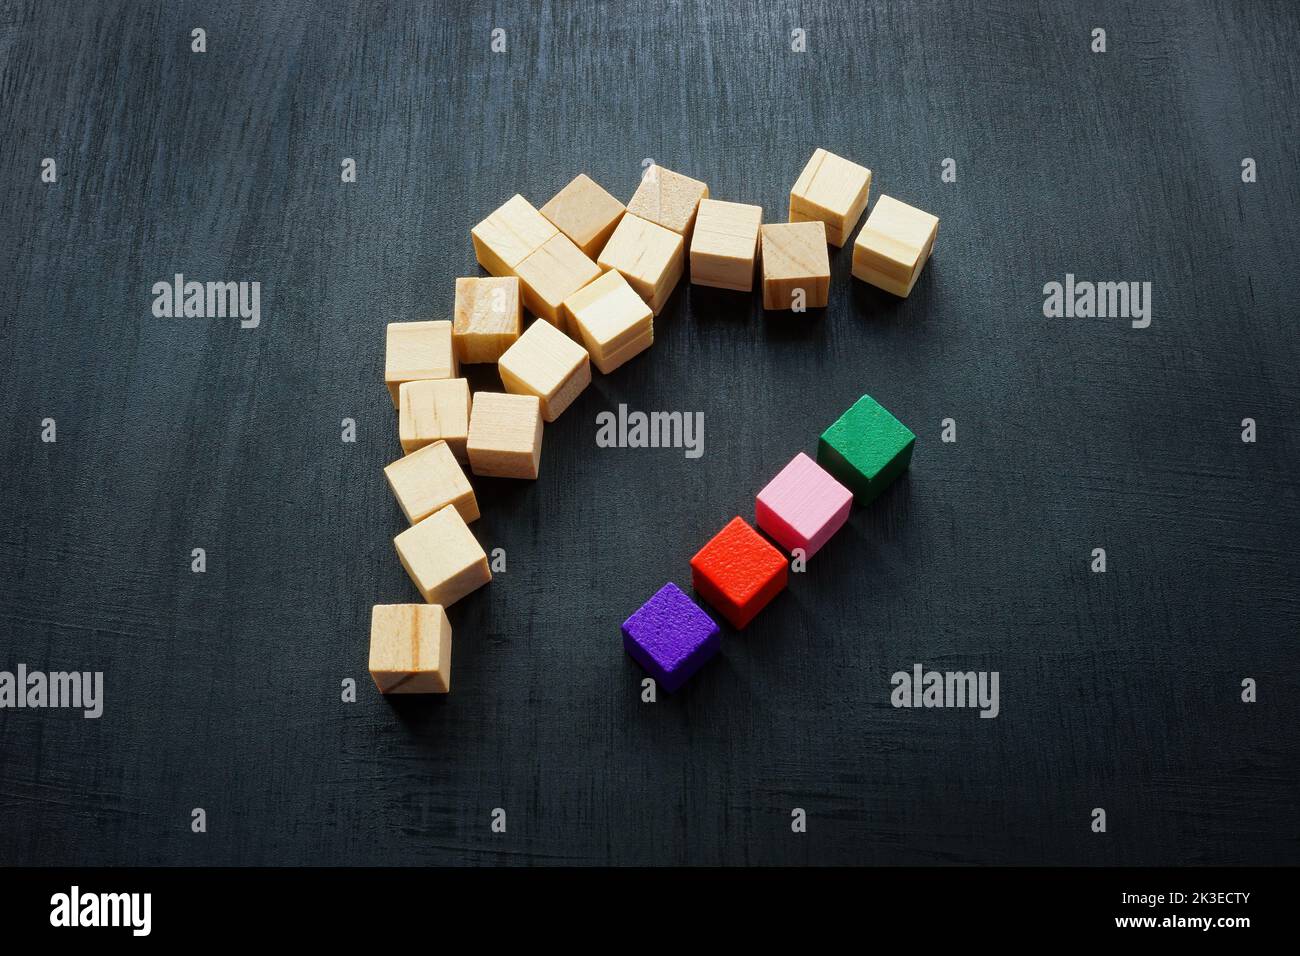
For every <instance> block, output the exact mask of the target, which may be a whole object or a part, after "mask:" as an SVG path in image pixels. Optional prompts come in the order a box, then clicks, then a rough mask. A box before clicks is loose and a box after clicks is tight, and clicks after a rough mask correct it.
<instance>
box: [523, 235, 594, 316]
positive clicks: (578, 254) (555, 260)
mask: <svg viewBox="0 0 1300 956" xmlns="http://www.w3.org/2000/svg"><path fill="white" fill-rule="evenodd" d="M515 272H516V274H518V276H519V281H520V282H522V283H523V286H524V305H525V306H527V307H528V310H529V311H530V312H532V313H533V315H535V316H537V317H538V318H542V319H545V320H546V321H547V322H549V323H551V325H554V326H556V327H559V326H560V325H562V324H563V322H564V317H563V313H562V312H561V310H560V306H561V305H562V304H563V303H564V300H565V299H567V298H568V297H569V296H571V295H573V293H575V292H577V291H578V290H579V289H581V288H582V287H583V286H584V285H586V284H587V283H588V282H590V281H591V280H592V279H595V278H596V277H597V276H598V275H600V267H599V266H597V265H596V263H594V262H592V261H591V260H590V259H588V258H587V257H586V256H585V255H583V253H582V250H581V249H579V248H578V247H577V246H575V245H574V244H573V240H571V239H570V238H569V237H568V236H566V235H564V234H562V233H557V234H556V235H554V236H552V237H551V238H550V239H547V240H546V242H544V243H542V245H541V246H540V247H539V248H538V250H537V251H536V252H534V253H533V254H532V255H530V256H528V258H526V259H524V261H523V262H521V263H519V265H518V266H516V267H515Z"/></svg>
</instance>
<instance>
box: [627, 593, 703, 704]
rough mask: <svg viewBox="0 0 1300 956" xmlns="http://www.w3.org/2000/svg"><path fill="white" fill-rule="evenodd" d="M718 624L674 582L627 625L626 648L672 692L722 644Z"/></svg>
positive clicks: (643, 605)
mask: <svg viewBox="0 0 1300 956" xmlns="http://www.w3.org/2000/svg"><path fill="white" fill-rule="evenodd" d="M721 643H722V642H721V639H720V637H719V631H718V625H717V624H715V623H714V621H713V618H711V617H709V616H708V615H707V614H705V613H704V611H702V610H700V607H699V605H697V604H696V603H695V602H694V601H692V600H691V599H690V598H689V597H687V596H686V594H685V593H683V591H682V589H681V588H679V587H678V586H677V585H675V584H673V583H672V582H671V581H670V582H668V583H667V584H665V585H664V586H663V587H661V588H660V589H659V590H658V591H656V592H655V594H654V597H652V598H650V600H648V601H646V602H645V604H642V605H641V607H640V608H639V609H638V610H637V611H636V612H635V613H634V614H633V615H632V616H631V617H629V618H628V619H627V620H626V621H624V622H623V648H624V649H625V650H626V651H627V652H628V654H629V655H630V656H631V657H632V659H633V660H634V661H636V662H637V663H638V664H640V665H641V666H642V667H644V668H645V669H646V670H647V671H648V672H649V673H650V676H652V677H653V678H654V679H655V681H656V683H658V685H659V686H660V687H662V688H663V689H664V690H666V691H668V692H669V693H672V692H673V691H675V690H677V689H678V688H679V687H681V686H682V684H684V683H685V682H686V681H687V679H688V678H690V677H691V675H692V674H694V673H695V672H696V671H698V670H699V669H700V667H702V666H703V665H704V664H705V662H707V661H708V660H709V658H711V657H712V656H713V655H714V654H716V653H717V652H718V648H719V646H720V645H721Z"/></svg>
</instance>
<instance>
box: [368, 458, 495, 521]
mask: <svg viewBox="0 0 1300 956" xmlns="http://www.w3.org/2000/svg"><path fill="white" fill-rule="evenodd" d="M384 477H385V478H387V479H388V486H389V487H390V488H392V489H393V496H394V497H395V498H396V499H397V503H398V505H399V506H400V507H401V509H402V513H403V514H404V515H406V520H407V521H409V522H410V523H411V524H416V523H418V522H420V521H423V520H424V519H425V518H427V517H429V515H431V514H433V513H434V512H435V511H440V510H441V509H443V508H445V507H447V505H451V506H452V507H453V508H455V509H456V510H457V511H459V512H460V516H461V517H462V518H464V519H465V521H466V522H467V523H468V522H470V521H474V520H476V519H477V518H478V516H479V510H478V499H477V498H475V497H474V489H473V487H472V486H471V485H470V483H469V479H468V478H466V477H465V472H464V471H463V470H462V469H461V467H460V463H459V462H458V461H456V456H455V455H453V454H452V452H451V448H450V447H449V446H448V445H447V443H446V442H445V441H436V442H434V443H433V444H432V445H425V446H424V447H423V448H421V449H419V450H417V451H413V452H411V453H410V454H409V455H404V456H403V457H401V458H399V459H397V461H395V462H393V463H392V464H391V465H389V466H388V467H386V468H385V469H384Z"/></svg>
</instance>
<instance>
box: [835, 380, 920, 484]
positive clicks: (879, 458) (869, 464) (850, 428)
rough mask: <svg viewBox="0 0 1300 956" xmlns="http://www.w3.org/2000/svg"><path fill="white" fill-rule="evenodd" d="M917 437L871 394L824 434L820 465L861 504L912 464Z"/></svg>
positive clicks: (855, 403) (856, 403) (855, 404)
mask: <svg viewBox="0 0 1300 956" xmlns="http://www.w3.org/2000/svg"><path fill="white" fill-rule="evenodd" d="M915 443H916V436H915V435H913V434H912V432H911V430H910V429H909V428H908V427H907V426H906V425H904V424H903V423H902V422H900V421H899V420H898V419H897V418H895V417H894V416H893V415H891V414H889V412H888V411H886V410H885V408H884V407H883V406H881V405H880V403H879V402H877V401H876V400H875V399H874V398H872V397H871V396H870V395H863V396H862V397H861V398H859V399H858V400H857V401H856V402H854V403H853V407H852V408H850V409H849V410H848V411H847V412H845V413H844V414H843V415H841V416H840V417H839V419H837V420H836V422H835V423H834V424H833V425H831V427H830V428H828V429H826V431H824V432H822V436H821V438H820V439H819V440H818V442H817V464H819V465H821V466H822V467H823V468H825V469H826V470H827V471H828V472H830V474H831V476H832V477H833V478H835V479H836V480H837V481H839V482H840V483H841V484H843V485H844V486H845V487H847V488H848V489H849V490H850V491H851V492H853V497H854V498H855V499H857V501H858V503H859V504H866V503H867V502H869V501H871V500H872V499H873V498H875V497H876V496H877V495H879V494H880V493H881V492H882V491H884V490H885V488H886V487H887V486H888V485H889V483H890V482H892V481H893V480H894V479H895V478H897V477H898V476H899V475H901V474H902V473H903V472H905V471H906V470H907V466H908V465H909V464H910V463H911V461H912V445H914V444H915Z"/></svg>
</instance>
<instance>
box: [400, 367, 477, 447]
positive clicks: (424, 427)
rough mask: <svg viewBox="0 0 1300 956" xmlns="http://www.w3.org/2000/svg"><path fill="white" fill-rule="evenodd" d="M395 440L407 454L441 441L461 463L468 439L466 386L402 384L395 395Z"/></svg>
mask: <svg viewBox="0 0 1300 956" xmlns="http://www.w3.org/2000/svg"><path fill="white" fill-rule="evenodd" d="M397 437H398V439H399V440H400V441H401V443H402V451H403V452H405V453H406V454H408V455H409V454H410V453H411V452H413V451H415V450H416V449H417V448H423V447H424V446H425V445H430V444H432V443H433V442H436V441H445V442H446V443H447V444H448V445H450V446H451V450H452V453H453V454H455V456H456V457H457V458H459V459H460V460H461V461H464V460H465V439H467V438H468V437H469V382H468V381H467V380H466V379H463V378H444V379H437V380H431V381H419V382H403V383H402V387H401V389H399V391H398V412H397Z"/></svg>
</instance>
